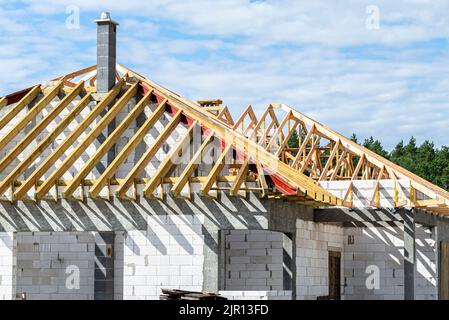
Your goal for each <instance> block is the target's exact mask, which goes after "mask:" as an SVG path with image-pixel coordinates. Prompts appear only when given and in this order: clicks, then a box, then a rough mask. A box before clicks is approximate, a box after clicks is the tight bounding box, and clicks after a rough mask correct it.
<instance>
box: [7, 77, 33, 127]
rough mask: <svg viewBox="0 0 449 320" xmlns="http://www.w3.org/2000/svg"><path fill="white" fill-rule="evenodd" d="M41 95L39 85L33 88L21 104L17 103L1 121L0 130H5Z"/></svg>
mask: <svg viewBox="0 0 449 320" xmlns="http://www.w3.org/2000/svg"><path fill="white" fill-rule="evenodd" d="M39 93H41V86H40V85H37V86H35V87H33V88H32V89H31V90H30V91H29V92H28V93H27V94H26V95H25V96H24V97H23V98H22V99H21V100H20V101H19V102H17V104H16V105H15V106H14V107H12V108H11V110H9V111H8V112H7V113H6V114H5V115H4V116H3V117H2V118H1V119H0V130H1V129H3V128H4V127H5V126H6V125H7V124H8V123H9V122H10V121H11V120H12V119H13V118H14V117H15V116H16V115H18V114H19V113H20V111H22V109H23V108H25V107H26V106H27V105H29V104H30V103H31V102H32V101H33V100H34V99H36V98H37V96H38V95H39Z"/></svg>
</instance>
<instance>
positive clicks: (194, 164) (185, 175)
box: [171, 132, 214, 197]
mask: <svg viewBox="0 0 449 320" xmlns="http://www.w3.org/2000/svg"><path fill="white" fill-rule="evenodd" d="M213 137H214V133H213V132H211V133H210V134H209V135H208V136H207V137H206V138H205V139H204V141H203V143H202V144H201V146H200V147H199V149H198V151H197V152H196V153H195V155H194V156H193V157H192V159H191V160H190V162H189V164H188V165H187V167H186V168H185V169H184V171H183V172H182V174H181V175H180V176H179V180H178V181H177V182H176V183H175V185H174V186H173V188H172V189H171V190H172V192H173V194H174V195H175V196H176V197H177V196H179V195H180V194H181V191H182V189H183V188H184V186H185V184H186V183H187V182H188V180H189V177H190V176H191V175H192V173H193V171H195V170H196V168H198V166H199V165H200V163H201V159H202V156H203V154H204V150H205V148H206V147H207V146H208V145H209V143H210V142H211V141H213Z"/></svg>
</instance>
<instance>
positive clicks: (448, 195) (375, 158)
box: [281, 105, 449, 200]
mask: <svg viewBox="0 0 449 320" xmlns="http://www.w3.org/2000/svg"><path fill="white" fill-rule="evenodd" d="M281 108H282V109H283V110H284V111H286V112H288V111H290V110H291V111H292V112H293V114H294V115H295V116H296V117H297V118H298V119H301V120H302V121H304V122H305V123H307V124H308V125H315V126H316V128H317V130H318V131H319V132H320V133H322V134H324V135H325V136H326V137H328V138H329V139H331V140H334V141H337V139H340V140H341V141H342V143H343V145H344V146H345V148H346V149H347V150H348V151H350V152H351V153H352V154H355V155H357V156H358V157H361V156H362V155H365V157H366V160H367V161H368V162H369V163H372V164H373V165H375V166H376V167H378V168H381V167H382V165H385V166H386V167H387V168H390V169H391V170H393V171H394V172H395V173H396V175H397V176H398V178H399V179H408V180H412V181H413V182H414V184H415V185H417V184H419V185H420V186H422V190H421V192H422V191H425V192H423V193H425V194H426V195H428V196H429V197H431V198H435V194H438V195H440V196H441V197H444V198H445V199H448V200H449V192H448V191H447V190H444V189H442V188H440V187H438V186H436V185H434V184H432V183H430V182H428V181H426V180H425V179H423V178H421V177H419V176H418V175H416V174H413V173H411V172H409V171H407V170H406V169H404V168H402V167H400V166H399V165H397V164H394V163H393V162H391V161H389V160H387V159H385V158H382V157H381V156H379V155H378V154H376V153H375V152H373V151H371V150H369V149H367V148H365V147H362V146H360V145H358V144H357V143H355V142H353V141H351V140H350V139H348V138H346V137H344V136H342V135H341V134H338V133H336V132H335V131H333V130H331V129H329V128H328V127H326V126H324V125H322V124H320V123H318V122H316V121H314V120H312V119H310V118H309V117H307V116H306V115H304V114H302V113H300V112H298V111H296V110H292V109H291V108H289V107H287V106H286V105H281Z"/></svg>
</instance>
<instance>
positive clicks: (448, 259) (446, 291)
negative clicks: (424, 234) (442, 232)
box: [438, 241, 449, 300]
mask: <svg viewBox="0 0 449 320" xmlns="http://www.w3.org/2000/svg"><path fill="white" fill-rule="evenodd" d="M439 247H440V248H439V249H440V265H439V268H438V269H439V277H438V279H439V286H438V287H439V291H440V292H439V293H440V294H439V299H440V300H449V242H446V241H441V242H440V246H439Z"/></svg>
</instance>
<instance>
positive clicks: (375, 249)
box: [343, 223, 404, 300]
mask: <svg viewBox="0 0 449 320" xmlns="http://www.w3.org/2000/svg"><path fill="white" fill-rule="evenodd" d="M384 224H385V223H384ZM403 258H404V231H403V225H401V224H398V225H397V226H389V225H387V224H385V226H384V227H378V226H373V225H370V224H367V226H366V227H364V228H346V229H345V250H344V260H345V280H344V282H345V288H344V291H343V294H344V297H345V299H348V300H352V299H362V300H387V299H395V300H396V299H404V261H403ZM370 266H371V267H370ZM372 266H374V268H375V267H377V268H378V269H376V270H379V276H380V278H379V289H375V288H374V289H368V288H367V285H366V281H367V278H368V277H369V276H370V273H369V272H368V273H367V268H368V267H370V268H373V267H372ZM368 271H369V270H368Z"/></svg>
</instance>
